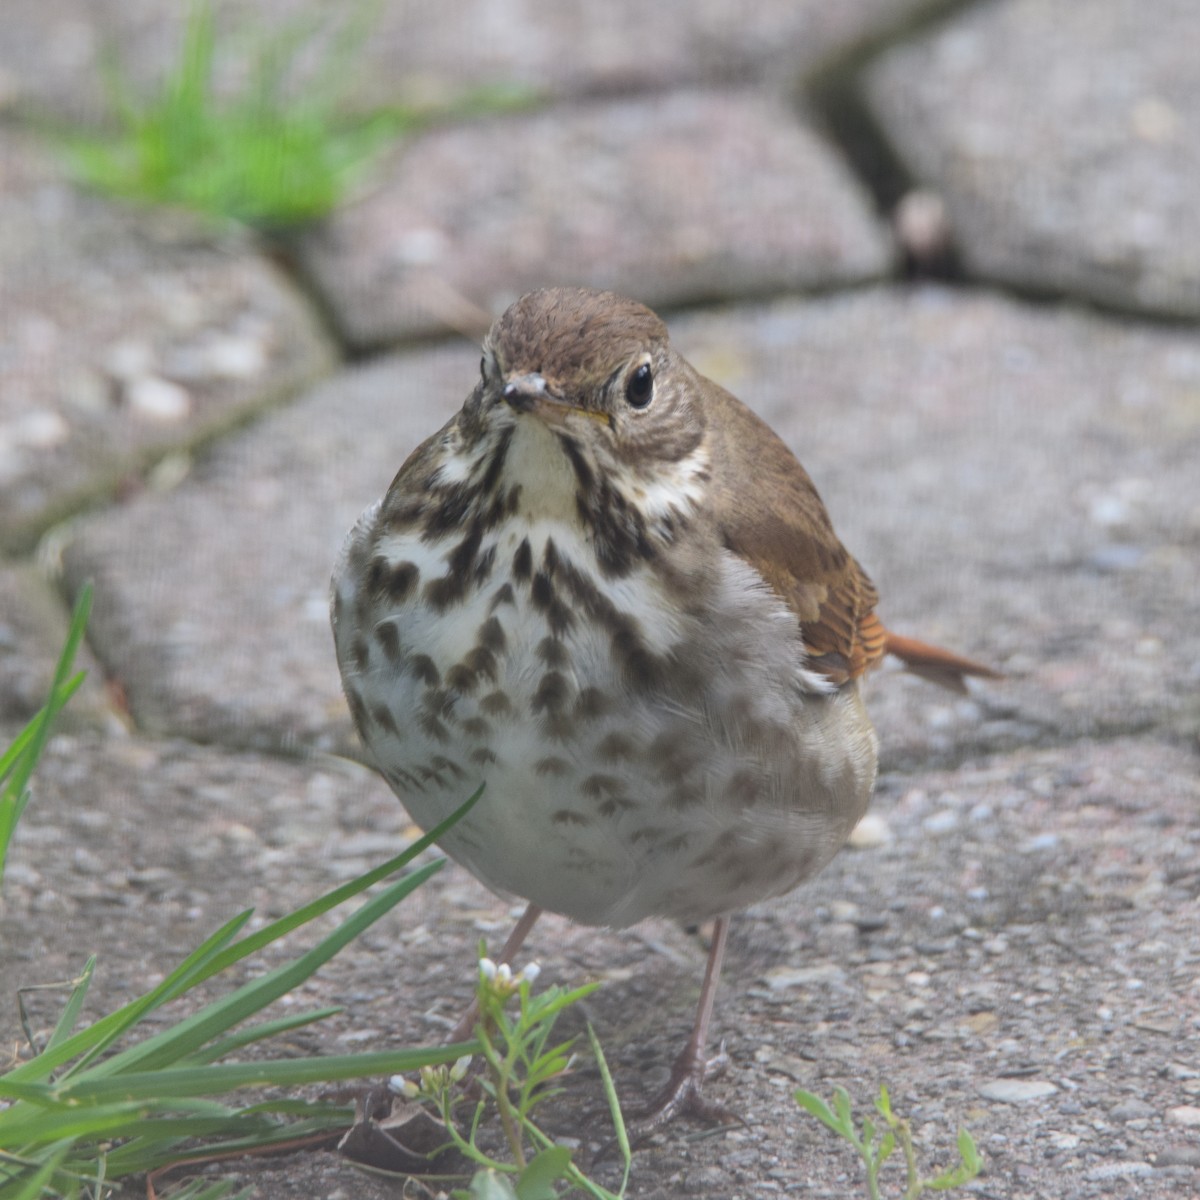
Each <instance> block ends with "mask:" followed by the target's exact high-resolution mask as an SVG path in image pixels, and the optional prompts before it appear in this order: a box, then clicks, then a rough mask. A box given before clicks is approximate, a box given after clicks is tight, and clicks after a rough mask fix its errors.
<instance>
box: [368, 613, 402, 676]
mask: <svg viewBox="0 0 1200 1200" xmlns="http://www.w3.org/2000/svg"><path fill="white" fill-rule="evenodd" d="M375 640H376V641H377V642H378V643H379V648H380V649H381V650H382V651H383V654H384V657H385V658H386V659H387V660H388V662H390V663H391V664H392V665H393V666H396V665H397V664H398V663H399V662H400V660H401V659H402V658H403V657H404V649H403V647H402V646H401V645H400V631H399V629H398V628H397V627H396V622H395V621H380V622H379V624H378V625H376V626H375Z"/></svg>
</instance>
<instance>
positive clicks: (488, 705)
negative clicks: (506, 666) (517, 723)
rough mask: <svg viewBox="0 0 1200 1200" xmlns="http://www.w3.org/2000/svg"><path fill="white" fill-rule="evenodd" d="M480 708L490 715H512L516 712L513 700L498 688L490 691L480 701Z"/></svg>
mask: <svg viewBox="0 0 1200 1200" xmlns="http://www.w3.org/2000/svg"><path fill="white" fill-rule="evenodd" d="M479 709H480V711H481V712H485V713H487V714H488V716H489V717H511V716H512V715H513V712H514V709H513V705H512V701H511V700H510V699H509V698H508V695H507V694H506V693H505V692H502V691H499V690H498V689H497V690H496V691H494V692H488V694H487V695H486V696H484V697H483V699H482V700H480V701H479Z"/></svg>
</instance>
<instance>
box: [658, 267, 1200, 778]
mask: <svg viewBox="0 0 1200 1200" xmlns="http://www.w3.org/2000/svg"><path fill="white" fill-rule="evenodd" d="M672 328H673V331H674V332H673V337H674V340H675V342H676V343H677V344H678V345H679V346H680V347H681V349H683V350H684V352H685V353H688V354H689V356H690V357H692V358H693V361H695V362H697V365H699V366H700V367H701V369H702V370H704V369H706V368H707V370H708V371H709V373H711V374H714V375H717V376H720V377H721V378H722V380H723V381H725V382H726V383H727V384H728V385H729V386H730V387H731V389H732V390H733V391H734V392H735V393H736V394H738V395H740V396H742V397H743V398H744V399H747V400H749V401H751V402H753V403H754V404H755V405H756V407H757V408H758V409H759V411H760V412H762V413H763V415H764V416H765V417H766V418H767V419H768V420H769V421H770V422H771V423H772V424H773V425H775V426H776V428H778V429H780V430H781V431H783V432H784V434H785V436H786V437H787V438H788V440H789V442H790V444H791V445H792V446H793V448H794V449H795V450H796V452H797V454H798V456H799V457H800V459H801V461H802V462H803V463H804V464H805V465H806V466H807V467H808V469H809V471H810V472H811V473H812V475H813V476H814V478H815V479H816V481H817V484H818V486H819V487H820V488H821V490H822V493H823V495H824V496H825V498H826V501H827V502H828V504H829V506H830V508H831V511H832V513H833V517H834V523H835V525H836V526H837V528H838V530H839V532H840V533H841V535H842V537H843V539H844V540H845V542H846V543H847V545H849V546H850V547H851V548H852V549H853V551H854V553H855V555H856V557H858V559H859V560H860V561H861V562H862V563H863V564H864V566H865V567H866V568H867V570H868V572H869V573H870V574H871V575H872V577H873V578H874V580H875V582H876V584H877V585H878V587H879V590H880V592H881V593H882V601H881V605H880V612H881V615H882V616H883V618H884V620H885V621H886V622H887V623H888V624H889V625H890V626H891V627H893V628H895V629H897V630H898V631H902V632H908V633H912V634H913V635H915V636H919V637H925V638H927V639H928V640H932V641H940V642H942V643H943V644H946V645H949V646H951V647H954V648H956V649H958V650H961V651H962V652H964V653H968V654H971V655H974V656H975V657H978V658H981V659H983V660H984V661H985V662H989V663H992V664H994V665H998V666H999V667H1000V668H1001V669H1002V670H1005V671H1007V672H1008V673H1009V675H1010V678H1009V679H1007V680H1006V681H1005V682H1004V683H1002V684H989V685H987V686H985V687H981V688H979V689H978V690H977V692H976V696H977V702H974V703H972V702H962V701H955V700H954V698H953V697H951V696H949V695H948V693H945V692H943V691H941V690H939V689H937V688H931V687H929V686H928V685H927V684H924V683H922V682H920V681H918V680H914V679H911V678H908V677H904V676H901V677H900V678H896V679H884V678H882V677H876V678H875V679H874V680H873V681H871V683H870V684H869V688H868V695H869V702H870V706H871V711H872V714H873V715H874V716H875V718H876V721H877V724H878V725H879V727H880V730H881V732H882V733H883V735H884V742H885V747H886V748H887V753H888V755H889V756H894V757H891V758H890V761H905V762H911V761H920V760H926V759H928V758H929V756H931V755H936V754H937V753H939V752H950V753H954V752H962V751H963V750H965V749H967V748H969V747H971V746H972V745H986V746H991V745H1013V744H1019V743H1020V742H1021V741H1022V740H1024V739H1026V738H1030V737H1032V738H1034V739H1038V738H1051V739H1054V738H1059V737H1070V736H1078V735H1080V734H1091V733H1100V732H1111V731H1116V730H1132V729H1136V728H1140V727H1143V726H1147V725H1156V724H1161V725H1163V726H1166V727H1170V728H1172V729H1174V730H1176V731H1177V732H1178V733H1180V734H1182V735H1184V736H1194V734H1195V732H1196V731H1197V729H1200V705H1198V704H1197V699H1196V696H1197V692H1198V689H1197V683H1198V681H1200V625H1198V624H1197V622H1196V620H1195V612H1196V607H1195V600H1194V597H1195V595H1196V594H1197V589H1198V588H1200V561H1198V559H1197V555H1196V553H1195V546H1196V544H1197V540H1198V538H1200V485H1198V484H1197V476H1196V470H1195V463H1196V461H1197V460H1198V456H1200V408H1198V407H1197V404H1196V396H1197V389H1198V388H1200V343H1197V340H1196V338H1195V336H1194V335H1192V334H1190V333H1185V332H1174V331H1163V330H1158V329H1154V328H1144V327H1137V326H1130V325H1128V324H1124V323H1121V322H1118V321H1113V320H1109V319H1104V318H1100V317H1096V316H1088V315H1085V314H1082V313H1079V312H1073V311H1071V310H1069V309H1051V308H1045V307H1027V306H1023V305H1019V304H1015V303H1010V302H1006V301H1004V300H1002V299H999V298H996V297H992V296H988V295H985V294H975V295H972V294H967V293H961V292H955V291H946V290H940V289H935V288H928V289H923V290H917V291H915V292H911V293H907V292H900V291H883V290H879V291H872V292H866V293H860V294H856V295H849V296H843V297H838V298H832V299H829V300H827V301H824V302H821V303H809V304H804V303H791V302H788V303H780V304H778V305H775V306H773V307H769V308H764V309H740V310H739V309H734V310H730V311H727V312H709V313H705V314H703V315H698V316H695V317H689V318H687V319H681V320H678V321H676V322H674V323H673V326H672ZM914 755H915V756H916V758H915V759H914V758H913V756H914Z"/></svg>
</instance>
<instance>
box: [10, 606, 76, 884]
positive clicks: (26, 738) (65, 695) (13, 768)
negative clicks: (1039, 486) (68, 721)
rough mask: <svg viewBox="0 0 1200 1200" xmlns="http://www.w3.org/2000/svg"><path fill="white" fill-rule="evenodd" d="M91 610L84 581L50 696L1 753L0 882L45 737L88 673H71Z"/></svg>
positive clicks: (26, 801)
mask: <svg viewBox="0 0 1200 1200" xmlns="http://www.w3.org/2000/svg"><path fill="white" fill-rule="evenodd" d="M91 609H92V587H91V584H85V585H84V587H83V588H82V590H81V591H80V593H79V599H78V600H77V601H76V603H75V611H74V613H73V615H72V617H71V628H70V630H69V632H68V633H67V640H66V643H65V644H64V646H63V649H62V653H61V654H60V655H59V658H58V665H57V667H55V669H54V679H53V681H52V682H51V684H50V696H49V698H48V699H47V701H46V703H45V705H44V706H43V707H42V709H41V710H40V711H39V712H38V714H37V716H35V717H34V718H33V720H32V721H30V722H29V724H28V725H26V726H25V728H24V729H23V730H21V732H20V733H19V734H18V735H17V737H16V739H15V740H14V741H13V743H12V745H11V746H9V747H8V749H7V750H5V751H4V753H3V754H0V884H3V882H4V864H5V861H6V860H7V858H8V847H9V844H10V843H11V842H12V837H13V834H14V833H15V832H16V829H17V822H18V821H20V819H21V814H22V813H23V812H24V811H25V806H26V805H27V804H28V803H29V796H30V791H29V781H30V779H31V778H32V777H33V771H34V768H35V767H36V766H37V763H38V759H39V758H41V756H42V750H43V749H44V748H45V746H46V739H47V738H49V736H50V728H51V726H52V725H53V724H54V719H55V718H56V717H57V716H58V714H59V713H60V712H61V711H62V709H63V707H64V706H65V705H66V703H67V701H68V700H70V698H71V697H72V696H73V695H74V694H75V693H76V692H77V691H78V690H79V686H80V684H82V683H83V680H84V677H85V676H86V674H87V672H86V671H80V672H78V673H77V674H75V675H72V674H71V664H72V663H74V661H75V655H76V654H77V653H78V652H79V644H80V642H82V641H83V634H84V630H85V629H86V628H87V622H88V614H89V613H90V612H91Z"/></svg>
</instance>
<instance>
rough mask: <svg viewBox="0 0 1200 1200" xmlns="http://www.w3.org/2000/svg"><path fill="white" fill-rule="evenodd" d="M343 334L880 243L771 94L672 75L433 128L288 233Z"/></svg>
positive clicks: (790, 267)
mask: <svg viewBox="0 0 1200 1200" xmlns="http://www.w3.org/2000/svg"><path fill="white" fill-rule="evenodd" d="M300 253H301V256H302V261H303V263H304V266H305V269H306V270H307V272H308V274H309V275H310V276H311V277H312V279H313V280H314V282H315V283H316V285H317V287H318V288H319V289H320V291H321V293H322V295H324V297H325V298H326V302H327V304H328V305H329V308H330V311H331V313H332V314H333V319H334V320H335V321H336V322H337V324H338V327H339V329H340V330H341V332H342V334H343V336H344V337H345V338H346V339H347V340H348V341H349V342H350V343H351V344H352V345H354V346H357V347H364V346H366V347H370V346H377V345H379V344H381V343H387V342H391V341H395V340H396V339H398V338H400V337H402V336H404V335H406V334H413V333H427V332H431V331H436V330H439V329H444V328H445V327H446V323H447V322H446V319H445V316H444V307H445V305H446V303H447V301H446V299H445V293H446V292H447V291H448V292H450V293H451V294H455V293H457V294H458V295H460V296H462V297H465V298H466V299H467V300H468V301H470V302H472V303H473V304H475V305H477V306H479V307H481V308H483V309H484V310H487V311H490V312H492V313H495V314H498V313H499V312H501V311H503V309H504V308H506V307H507V306H508V304H510V303H511V302H512V301H513V300H515V299H516V298H517V297H518V296H519V295H521V294H522V293H523V292H526V291H528V290H530V289H531V288H534V287H540V286H544V285H547V284H551V283H558V284H562V283H582V284H587V285H589V286H593V287H608V288H617V289H621V290H624V291H626V292H628V293H630V294H632V295H636V296H638V297H639V298H641V299H642V300H644V301H645V302H646V303H648V304H678V303H681V302H688V301H696V300H704V299H710V298H712V297H730V296H737V295H740V294H747V293H748V294H752V295H753V294H762V293H770V292H774V291H780V290H784V289H788V290H810V289H816V288H822V289H823V288H829V287H832V286H835V285H839V284H842V285H845V284H852V283H858V282H862V281H863V280H867V279H872V278H878V277H880V276H882V275H884V274H885V273H886V272H887V271H888V268H889V266H890V263H891V257H892V248H891V244H890V241H889V239H888V236H887V233H886V231H885V229H884V227H883V226H882V225H881V224H880V223H879V222H878V221H877V220H876V218H875V217H874V216H873V214H872V213H871V210H870V206H869V201H868V199H867V197H866V195H865V194H864V193H863V192H862V191H861V189H860V188H859V187H858V185H857V184H856V183H855V181H854V180H853V178H852V176H851V175H850V174H849V172H848V171H847V170H846V168H845V167H844V166H843V165H842V163H841V162H840V161H839V160H838V159H837V157H836V156H835V155H834V154H833V153H832V152H831V150H830V148H829V147H828V146H827V145H825V144H824V143H823V142H822V141H821V140H820V139H819V138H817V137H816V136H815V135H814V134H813V133H812V132H811V131H810V130H809V129H808V128H806V127H805V126H804V125H803V124H802V123H801V122H800V121H799V120H798V119H797V117H796V116H795V114H793V113H790V112H788V111H787V109H786V108H785V107H784V106H783V105H781V104H779V103H778V102H776V101H774V100H771V99H768V98H763V97H761V96H757V95H751V94H747V93H743V92H703V93H702V92H678V93H670V94H668V95H665V96H662V97H656V98H653V99H648V100H620V101H614V102H605V103H591V104H584V105H581V106H578V107H571V108H567V109H554V110H551V111H548V112H544V113H538V114H534V115H521V116H508V117H493V118H490V119H487V120H481V121H478V122H475V123H472V124H467V125H460V126H453V127H450V128H446V129H436V130H432V131H430V132H428V133H426V134H425V135H424V136H422V137H420V138H418V139H417V140H416V141H415V142H413V144H412V145H410V146H408V147H407V148H405V149H404V150H403V151H401V152H400V153H399V154H398V155H397V157H396V160H395V164H394V166H393V168H392V169H390V170H389V171H388V172H386V174H385V175H384V177H383V178H382V180H381V182H380V183H379V185H378V187H377V188H376V189H375V190H374V191H373V192H372V193H371V194H370V195H368V196H367V197H366V198H365V199H363V200H362V201H360V202H359V203H356V204H351V205H348V206H347V207H345V208H344V209H342V210H340V211H339V212H337V213H335V214H334V215H333V216H332V217H330V219H329V220H328V221H326V222H324V223H323V224H322V225H320V226H318V227H316V228H315V229H314V230H313V231H312V232H311V233H310V234H308V235H306V236H305V237H304V238H303V240H302V242H301V244H300Z"/></svg>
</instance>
